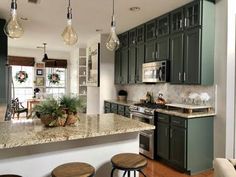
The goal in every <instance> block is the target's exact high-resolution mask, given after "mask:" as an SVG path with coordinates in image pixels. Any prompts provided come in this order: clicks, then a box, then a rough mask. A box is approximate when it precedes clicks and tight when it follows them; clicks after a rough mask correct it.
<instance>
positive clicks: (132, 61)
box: [128, 46, 136, 84]
mask: <svg viewBox="0 0 236 177" xmlns="http://www.w3.org/2000/svg"><path fill="white" fill-rule="evenodd" d="M128 64H129V69H128V70H129V77H128V79H129V80H128V83H129V84H135V82H136V47H135V46H133V47H130V48H129V62H128Z"/></svg>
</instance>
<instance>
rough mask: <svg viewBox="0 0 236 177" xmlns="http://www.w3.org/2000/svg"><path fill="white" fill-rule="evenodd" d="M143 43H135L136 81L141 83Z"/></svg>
mask: <svg viewBox="0 0 236 177" xmlns="http://www.w3.org/2000/svg"><path fill="white" fill-rule="evenodd" d="M144 50H145V46H144V44H140V45H137V60H136V83H142V72H143V63H144V57H145V55H144V52H145V51H144Z"/></svg>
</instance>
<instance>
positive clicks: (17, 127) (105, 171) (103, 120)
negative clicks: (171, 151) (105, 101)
mask: <svg viewBox="0 0 236 177" xmlns="http://www.w3.org/2000/svg"><path fill="white" fill-rule="evenodd" d="M79 117H80V121H79V122H78V123H77V124H76V125H73V126H66V127H55V128H47V127H45V126H44V125H43V124H42V123H41V122H40V120H38V119H37V120H31V121H29V122H21V123H19V122H18V123H13V122H1V123H0V130H1V134H0V174H4V173H5V174H6V173H15V174H19V175H22V176H24V177H32V176H34V177H49V176H50V173H51V170H52V169H53V168H55V167H56V166H58V165H61V164H63V163H67V162H77V161H80V162H87V163H90V164H91V165H93V166H94V167H95V168H96V175H95V176H96V177H102V176H109V174H110V171H111V164H110V158H111V157H112V156H113V155H115V154H118V153H122V152H132V153H138V152H139V138H138V137H139V133H138V132H139V131H143V130H150V129H154V128H155V127H154V126H152V125H149V124H145V123H142V122H139V121H135V120H132V119H129V118H125V117H123V116H119V115H116V114H99V115H97V114H96V115H86V114H80V115H79Z"/></svg>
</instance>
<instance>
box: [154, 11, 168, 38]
mask: <svg viewBox="0 0 236 177" xmlns="http://www.w3.org/2000/svg"><path fill="white" fill-rule="evenodd" d="M169 32H170V23H169V14H167V15H164V16H161V17H159V18H158V20H157V31H156V33H157V34H156V35H157V37H161V36H165V35H168V34H169Z"/></svg>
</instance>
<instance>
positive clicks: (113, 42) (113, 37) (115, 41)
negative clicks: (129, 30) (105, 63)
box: [106, 0, 120, 51]
mask: <svg viewBox="0 0 236 177" xmlns="http://www.w3.org/2000/svg"><path fill="white" fill-rule="evenodd" d="M114 6H115V5H114V0H113V8H112V19H111V31H110V35H109V37H108V39H107V42H106V47H107V49H108V50H110V51H114V50H117V49H118V48H119V46H120V41H119V38H118V37H117V34H116V22H115V7H114Z"/></svg>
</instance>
